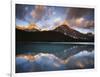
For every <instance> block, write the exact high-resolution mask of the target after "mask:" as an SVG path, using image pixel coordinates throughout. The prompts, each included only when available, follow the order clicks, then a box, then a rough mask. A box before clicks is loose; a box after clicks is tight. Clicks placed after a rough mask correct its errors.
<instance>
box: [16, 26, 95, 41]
mask: <svg viewBox="0 0 100 77" xmlns="http://www.w3.org/2000/svg"><path fill="white" fill-rule="evenodd" d="M16 41H32V42H93V41H94V35H93V34H92V33H88V34H83V33H80V32H78V31H76V30H74V29H72V28H70V27H69V26H67V25H60V26H58V27H57V28H55V29H54V30H50V31H40V30H39V29H38V28H36V27H35V28H33V27H32V28H30V29H29V28H26V29H23V30H22V29H19V28H16Z"/></svg>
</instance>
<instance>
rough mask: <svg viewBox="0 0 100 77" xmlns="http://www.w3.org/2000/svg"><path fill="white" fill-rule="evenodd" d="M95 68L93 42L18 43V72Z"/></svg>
mask: <svg viewBox="0 0 100 77" xmlns="http://www.w3.org/2000/svg"><path fill="white" fill-rule="evenodd" d="M90 68H94V45H93V44H67V43H64V44H63V43H22V42H21V43H20V42H18V43H17V44H16V72H17V73H22V72H39V71H56V70H70V69H90Z"/></svg>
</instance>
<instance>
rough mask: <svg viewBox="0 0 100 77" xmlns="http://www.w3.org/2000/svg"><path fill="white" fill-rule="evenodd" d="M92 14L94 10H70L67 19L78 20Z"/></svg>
mask: <svg viewBox="0 0 100 77" xmlns="http://www.w3.org/2000/svg"><path fill="white" fill-rule="evenodd" d="M93 13H94V9H91V8H89V9H87V8H70V9H69V12H68V18H80V17H83V16H85V15H91V14H93Z"/></svg>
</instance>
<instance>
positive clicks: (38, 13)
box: [31, 5, 46, 20]
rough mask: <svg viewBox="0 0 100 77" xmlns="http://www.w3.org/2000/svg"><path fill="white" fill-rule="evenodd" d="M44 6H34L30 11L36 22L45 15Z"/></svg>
mask: <svg viewBox="0 0 100 77" xmlns="http://www.w3.org/2000/svg"><path fill="white" fill-rule="evenodd" d="M45 9H46V7H45V6H42V5H37V6H35V9H33V10H32V12H31V15H32V17H33V18H35V19H36V20H40V19H42V17H43V15H44V14H45Z"/></svg>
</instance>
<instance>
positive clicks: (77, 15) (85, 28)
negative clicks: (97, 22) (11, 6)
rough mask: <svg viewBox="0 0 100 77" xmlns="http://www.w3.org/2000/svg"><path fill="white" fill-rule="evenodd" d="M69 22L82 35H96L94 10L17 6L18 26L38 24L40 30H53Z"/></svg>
mask: <svg viewBox="0 0 100 77" xmlns="http://www.w3.org/2000/svg"><path fill="white" fill-rule="evenodd" d="M65 21H66V22H67V24H68V26H70V27H71V28H73V29H75V30H77V31H80V32H82V33H88V32H92V33H94V9H93V8H75V7H58V6H44V5H26V4H16V26H28V25H29V24H36V25H37V27H38V28H39V29H41V30H42V31H43V30H53V29H55V27H57V26H59V25H61V24H63V23H64V22H65Z"/></svg>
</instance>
